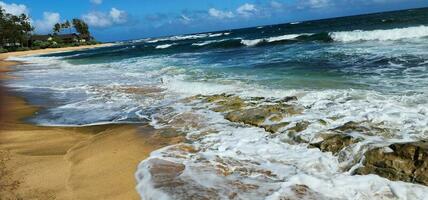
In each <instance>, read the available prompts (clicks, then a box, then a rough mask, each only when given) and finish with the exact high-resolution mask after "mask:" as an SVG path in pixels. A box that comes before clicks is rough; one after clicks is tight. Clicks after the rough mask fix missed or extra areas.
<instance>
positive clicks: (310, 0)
mask: <svg viewBox="0 0 428 200" xmlns="http://www.w3.org/2000/svg"><path fill="white" fill-rule="evenodd" d="M333 4H334V3H333V2H332V1H330V0H302V1H301V3H300V5H299V6H298V8H300V9H304V8H315V9H317V8H326V7H330V6H332V5H333Z"/></svg>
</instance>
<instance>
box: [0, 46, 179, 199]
mask: <svg viewBox="0 0 428 200" xmlns="http://www.w3.org/2000/svg"><path fill="white" fill-rule="evenodd" d="M107 45H108V44H107ZM93 47H95V46H89V47H72V48H63V49H45V50H36V51H25V52H15V53H6V54H0V81H1V79H5V78H11V77H8V76H5V75H4V72H6V71H8V70H10V68H8V67H10V66H12V65H16V64H17V63H14V62H9V61H4V59H5V58H7V57H9V56H23V55H33V54H40V53H49V52H57V51H70V50H78V49H82V48H93ZM0 109H2V110H0V114H1V113H3V114H2V115H0V200H4V199H8V200H9V199H11V200H14V199H25V200H26V199H40V200H49V199H78V200H85V199H120V200H122V199H125V200H127V199H139V195H138V194H137V192H136V190H135V185H136V183H135V178H134V173H135V171H136V167H137V165H138V163H139V162H140V161H141V160H143V159H144V158H146V157H147V156H148V155H149V153H150V152H151V151H153V150H155V149H157V148H160V147H162V146H165V145H168V144H172V143H176V142H178V141H180V140H181V139H182V138H179V137H177V138H163V137H161V136H159V135H160V134H158V133H157V131H156V130H154V129H153V128H151V127H149V126H143V125H141V126H136V125H101V126H91V127H81V128H69V127H68V128H66V127H40V126H36V125H31V124H27V123H25V122H23V119H24V118H26V117H28V116H31V115H32V114H34V113H35V112H36V111H37V108H36V107H34V106H31V105H28V104H27V103H26V102H25V101H24V100H23V99H22V98H19V97H16V96H13V95H11V93H10V92H7V91H5V90H4V88H3V89H2V88H0Z"/></svg>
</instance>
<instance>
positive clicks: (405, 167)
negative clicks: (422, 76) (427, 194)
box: [355, 141, 428, 185]
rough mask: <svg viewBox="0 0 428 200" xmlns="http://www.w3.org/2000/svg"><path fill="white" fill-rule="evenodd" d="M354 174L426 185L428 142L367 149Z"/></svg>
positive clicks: (427, 177)
mask: <svg viewBox="0 0 428 200" xmlns="http://www.w3.org/2000/svg"><path fill="white" fill-rule="evenodd" d="M364 155H365V159H364V161H363V165H364V166H363V167H360V168H358V169H357V170H356V171H355V173H356V174H361V175H365V174H377V175H379V176H382V177H384V178H387V179H389V180H393V181H405V182H411V183H419V184H423V185H428V142H425V141H423V142H411V143H401V144H391V145H389V146H388V147H378V148H374V149H372V150H369V151H367V152H366V153H365V154H364Z"/></svg>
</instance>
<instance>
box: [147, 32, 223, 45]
mask: <svg viewBox="0 0 428 200" xmlns="http://www.w3.org/2000/svg"><path fill="white" fill-rule="evenodd" d="M229 34H230V33H229V32H225V33H200V34H193V35H177V36H171V37H165V38H149V39H145V40H143V41H145V42H146V43H157V42H164V41H180V40H195V39H203V38H207V37H210V38H211V37H220V36H225V35H229Z"/></svg>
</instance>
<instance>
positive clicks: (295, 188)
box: [279, 184, 333, 200]
mask: <svg viewBox="0 0 428 200" xmlns="http://www.w3.org/2000/svg"><path fill="white" fill-rule="evenodd" d="M282 193H284V194H282V195H280V198H279V199H281V200H297V199H305V200H332V199H333V198H328V197H326V196H324V195H322V194H320V193H318V192H316V191H314V190H312V189H311V188H309V187H308V186H307V185H300V184H298V185H297V184H296V185H292V186H290V187H288V188H286V189H285V190H284V191H283V192H282Z"/></svg>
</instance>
